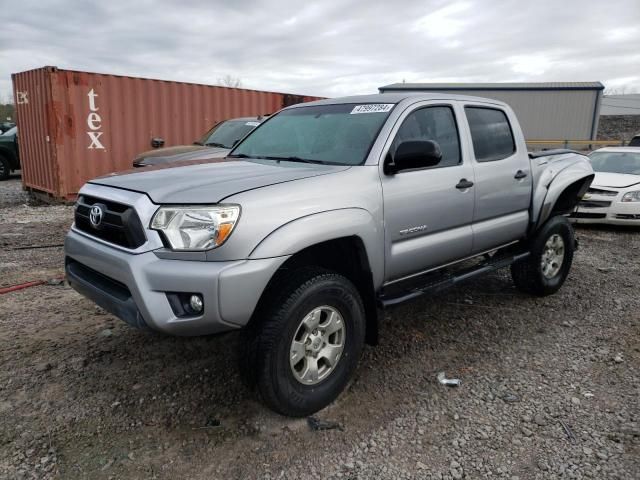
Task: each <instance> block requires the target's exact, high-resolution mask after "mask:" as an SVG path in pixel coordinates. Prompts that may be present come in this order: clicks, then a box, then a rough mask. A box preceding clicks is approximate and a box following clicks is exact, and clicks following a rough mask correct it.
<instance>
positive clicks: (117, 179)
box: [89, 158, 350, 204]
mask: <svg viewBox="0 0 640 480" xmlns="http://www.w3.org/2000/svg"><path fill="white" fill-rule="evenodd" d="M349 168H350V167H348V166H336V165H316V164H307V163H295V162H276V161H272V160H250V161H245V160H242V161H241V160H236V159H227V158H223V159H216V160H205V161H193V162H190V163H189V164H187V165H183V164H169V165H158V166H154V167H148V168H144V169H134V170H127V171H125V172H118V173H112V174H110V175H107V176H104V177H100V178H96V179H95V180H91V181H90V182H89V183H94V184H97V185H105V186H108V187H115V188H122V189H124V190H131V191H134V192H140V193H145V194H147V195H148V196H149V198H150V199H151V200H152V201H153V202H154V203H164V204H206V203H218V202H220V201H222V200H223V199H225V198H226V197H228V196H230V195H234V194H236V193H240V192H246V191H248V190H253V189H256V188H260V187H266V186H268V185H275V184H277V183H283V182H291V181H294V180H301V179H303V178H308V177H315V176H318V175H327V174H331V173H337V172H341V171H344V170H348V169H349Z"/></svg>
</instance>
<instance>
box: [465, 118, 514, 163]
mask: <svg viewBox="0 0 640 480" xmlns="http://www.w3.org/2000/svg"><path fill="white" fill-rule="evenodd" d="M465 112H466V114H467V120H468V121H469V129H470V130H471V140H472V141H473V151H474V153H475V155H476V160H477V161H478V162H492V161H494V160H502V159H503V158H507V157H510V156H511V155H513V153H514V152H515V151H516V144H515V141H514V140H513V132H512V131H511V125H509V120H507V116H506V115H505V113H504V112H503V111H502V110H496V109H495V108H485V107H465Z"/></svg>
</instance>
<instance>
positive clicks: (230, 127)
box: [198, 120, 260, 148]
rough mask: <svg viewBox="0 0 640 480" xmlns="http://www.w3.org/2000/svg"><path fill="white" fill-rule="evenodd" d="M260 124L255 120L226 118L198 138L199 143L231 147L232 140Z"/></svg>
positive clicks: (240, 137)
mask: <svg viewBox="0 0 640 480" xmlns="http://www.w3.org/2000/svg"><path fill="white" fill-rule="evenodd" d="M258 125H260V122H258V121H257V120H227V121H226V122H222V123H219V124H217V125H216V126H215V127H213V128H212V129H211V130H209V131H208V132H207V133H206V134H205V135H204V137H202V139H201V140H200V142H198V143H200V144H202V145H208V146H210V147H221V148H233V144H234V142H236V141H237V140H241V139H242V138H243V137H244V136H245V135H246V134H247V133H249V132H250V131H251V130H253V129H254V128H256V127H257V126H258Z"/></svg>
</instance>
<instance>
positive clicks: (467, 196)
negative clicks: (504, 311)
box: [65, 93, 594, 416]
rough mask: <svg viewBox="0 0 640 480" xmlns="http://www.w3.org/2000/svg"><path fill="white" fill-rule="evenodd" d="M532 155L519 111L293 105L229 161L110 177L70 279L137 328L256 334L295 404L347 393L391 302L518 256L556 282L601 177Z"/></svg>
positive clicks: (431, 97)
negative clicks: (580, 210) (574, 217)
mask: <svg viewBox="0 0 640 480" xmlns="http://www.w3.org/2000/svg"><path fill="white" fill-rule="evenodd" d="M593 175H594V173H593V170H592V168H591V164H590V163H589V160H588V159H587V158H586V157H584V156H582V155H580V154H576V153H573V152H570V151H564V150H556V151H547V152H541V153H537V154H530V153H528V152H527V150H526V146H525V139H524V137H523V134H522V131H521V129H520V126H519V124H518V121H517V119H516V117H515V115H514V113H513V111H512V110H511V108H509V106H508V105H506V104H504V103H501V102H499V101H495V100H488V99H482V98H475V97H464V96H455V95H449V94H415V93H410V94H406V93H403V94H399V93H387V94H378V95H369V96H356V97H347V98H342V99H330V100H321V101H317V102H312V103H305V104H302V105H295V106H291V107H288V108H285V109H283V110H281V111H280V112H279V113H277V114H276V115H273V116H272V117H270V118H269V119H267V120H266V121H264V122H263V123H261V124H260V126H258V127H257V128H256V129H255V130H253V131H252V132H251V133H250V134H249V135H248V136H246V137H245V138H244V139H243V140H242V141H241V142H240V143H238V144H237V145H236V146H235V147H234V149H233V150H232V151H231V152H230V154H229V155H228V156H227V157H226V158H224V159H217V160H212V161H209V162H206V163H199V164H194V165H182V166H181V165H176V166H173V167H171V168H159V167H150V168H148V169H144V171H140V170H135V171H130V172H125V173H120V174H113V175H109V176H105V177H102V178H98V179H95V180H92V181H90V182H89V183H87V184H86V185H85V186H84V187H83V188H82V189H81V191H80V193H79V197H78V201H77V204H76V207H75V222H74V225H73V226H72V228H71V231H70V232H69V233H68V235H67V237H66V242H65V252H66V259H65V262H66V274H67V278H68V281H69V283H70V284H71V285H72V286H73V287H74V288H75V289H76V290H77V291H79V292H80V293H82V294H84V295H85V296H87V297H89V298H90V299H92V300H93V301H95V302H96V303H97V304H98V305H100V306H102V307H103V308H105V309H106V310H108V311H109V312H111V313H113V314H114V315H116V316H118V317H120V318H121V319H122V320H124V321H126V322H127V323H129V324H131V325H133V326H135V327H139V328H148V329H152V330H156V331H160V332H164V333H168V334H175V335H202V334H212V333H218V332H224V331H228V330H234V329H242V335H243V337H244V338H243V341H242V342H241V349H242V352H241V354H240V355H239V357H240V359H241V370H242V372H243V373H244V375H245V377H246V378H247V380H249V381H250V382H251V383H252V384H253V385H254V386H255V387H256V389H257V391H258V393H259V395H260V397H261V398H262V400H263V401H264V402H265V403H266V404H267V405H268V406H269V407H270V408H272V409H274V410H275V411H277V412H279V413H281V414H284V415H290V416H305V415H309V414H311V413H313V412H315V411H317V410H319V409H321V408H323V407H325V406H326V405H328V404H329V403H330V402H332V401H333V400H334V399H335V398H336V397H337V396H338V395H339V394H340V392H341V391H342V390H343V389H344V388H345V386H346V385H347V382H348V381H349V379H350V377H351V376H352V374H353V373H354V370H355V368H356V365H357V363H358V360H359V358H360V354H361V352H362V350H363V348H364V345H365V344H374V345H375V344H376V342H377V340H378V338H377V337H378V318H379V316H380V312H381V311H382V310H383V309H384V308H387V307H391V306H393V305H396V304H399V303H401V302H404V301H408V300H411V299H413V298H416V297H418V296H421V295H424V294H428V293H434V292H438V291H441V290H442V289H443V288H445V287H448V286H451V285H455V284H457V283H458V282H461V281H463V280H466V279H469V278H473V277H475V276H477V275H482V274H485V273H487V272H490V271H493V270H496V269H498V268H504V267H510V269H511V275H512V278H513V281H514V283H515V285H516V287H517V288H518V289H520V290H521V291H523V292H528V293H530V294H533V295H549V294H552V293H555V292H556V291H557V290H558V289H559V288H560V287H561V286H562V284H563V283H564V281H565V279H566V278H567V275H568V274H569V270H570V268H571V262H572V258H573V254H574V249H575V247H576V240H575V238H574V233H573V230H572V227H571V225H570V223H569V222H568V220H567V215H568V214H570V213H571V212H572V211H573V209H574V208H575V206H576V204H577V203H578V201H579V200H580V198H581V197H582V195H583V194H584V193H585V192H586V190H587V189H588V188H589V185H590V183H591V180H592V178H593Z"/></svg>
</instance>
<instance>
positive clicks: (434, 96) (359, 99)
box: [288, 92, 506, 108]
mask: <svg viewBox="0 0 640 480" xmlns="http://www.w3.org/2000/svg"><path fill="white" fill-rule="evenodd" d="M403 100H414V101H420V100H459V101H468V102H482V103H492V104H494V105H506V104H505V103H504V102H501V101H499V100H494V99H491V98H483V97H472V96H469V95H455V94H452V93H447V92H445V93H424V92H390V93H374V94H371V95H353V96H350V97H339V98H326V99H324V100H316V101H314V102H306V103H298V104H297V105H292V106H291V107H288V108H299V107H308V106H310V105H335V104H343V103H400V102H402V101H403Z"/></svg>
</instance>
